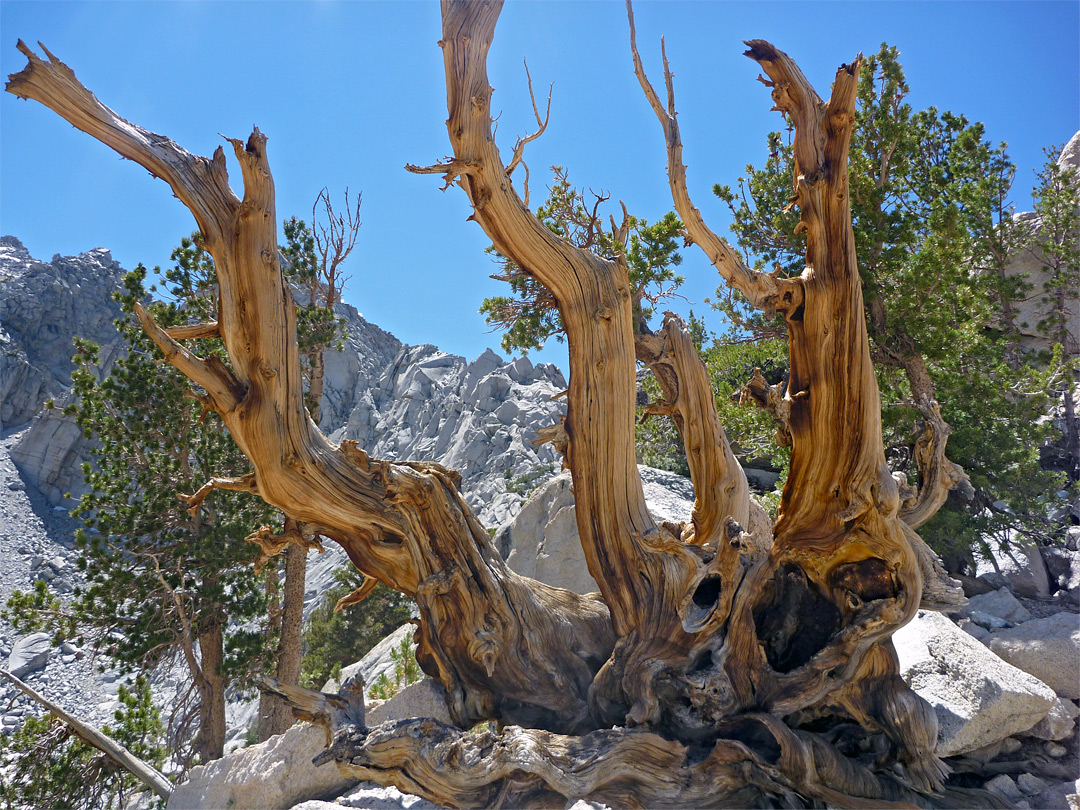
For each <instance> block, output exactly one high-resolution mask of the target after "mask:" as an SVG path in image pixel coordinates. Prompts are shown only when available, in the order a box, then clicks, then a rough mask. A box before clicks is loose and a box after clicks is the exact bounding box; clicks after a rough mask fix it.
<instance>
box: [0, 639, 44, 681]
mask: <svg viewBox="0 0 1080 810" xmlns="http://www.w3.org/2000/svg"><path fill="white" fill-rule="evenodd" d="M52 647H53V643H52V636H50V635H49V634H48V633H31V634H30V635H28V636H23V637H22V638H20V639H19V640H18V641H16V642H15V646H14V647H12V648H11V654H10V655H9V656H8V660H7V667H6V669H7V671H8V672H10V673H11V674H12V675H14V676H15V677H16V678H22V677H23V676H24V675H27V674H28V673H30V672H35V671H36V670H39V669H41V668H42V667H44V666H45V665H46V664H47V663H49V656H50V655H51V654H52Z"/></svg>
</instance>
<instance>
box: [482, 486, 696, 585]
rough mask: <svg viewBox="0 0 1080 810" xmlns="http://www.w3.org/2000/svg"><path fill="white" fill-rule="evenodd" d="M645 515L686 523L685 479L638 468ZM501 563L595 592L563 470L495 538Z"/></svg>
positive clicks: (689, 505) (690, 491)
mask: <svg viewBox="0 0 1080 810" xmlns="http://www.w3.org/2000/svg"><path fill="white" fill-rule="evenodd" d="M638 469H639V471H640V472H641V479H642V486H643V488H644V491H645V500H646V502H647V503H648V504H649V511H650V512H651V513H652V515H653V516H654V517H655V518H656V519H658V520H668V521H686V520H689V519H690V511H691V509H693V506H694V488H693V485H692V484H691V483H690V479H688V478H683V477H682V476H681V475H676V474H675V473H669V472H665V471H664V470H657V469H654V468H652V467H644V466H641V467H639V468H638ZM495 545H496V547H497V548H498V549H499V551H500V552H501V553H502V555H503V556H504V557H505V558H506V561H507V563H508V564H509V565H510V567H511V568H513V569H514V570H515V571H517V572H518V573H519V574H522V575H523V576H527V577H531V578H532V579H537V580H540V581H541V582H544V583H547V584H548V585H554V586H556V587H559V588H567V589H568V590H571V591H575V592H576V593H590V592H592V591H596V590H599V588H598V587H597V585H596V582H595V580H593V578H592V577H591V576H590V575H589V570H588V567H587V565H586V563H585V553H584V552H583V551H582V549H581V540H580V538H579V536H578V529H577V513H576V511H575V509H574V494H573V492H572V489H571V480H570V473H569V472H562V473H560V474H559V475H557V476H555V477H554V478H552V479H550V480H549V481H548V482H547V483H546V484H545V485H544V486H543V487H542V488H540V489H539V490H537V492H536V493H535V494H534V495H533V496H532V498H530V499H529V501H528V502H527V503H526V504H525V506H523V507H522V509H521V511H520V512H519V513H518V515H517V517H516V518H514V520H513V521H511V522H509V523H507V524H505V525H504V526H503V527H502V528H501V529H500V530H499V532H498V534H496V535H495Z"/></svg>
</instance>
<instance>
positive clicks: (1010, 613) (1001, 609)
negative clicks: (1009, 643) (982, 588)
mask: <svg viewBox="0 0 1080 810" xmlns="http://www.w3.org/2000/svg"><path fill="white" fill-rule="evenodd" d="M977 613H987V614H989V615H990V616H996V617H997V618H999V619H1001V620H1003V624H1002V625H1001V626H1002V627H1003V626H1005V625H1004V622H1012V623H1013V624H1019V623H1020V622H1026V621H1027V620H1028V619H1030V618H1031V613H1029V612H1028V609H1027V608H1026V607H1024V606H1023V605H1022V604H1020V600H1019V599H1017V598H1016V597H1015V596H1013V595H1012V593H1010V591H1009V589H1008V588H999V589H998V590H996V591H990V592H989V593H980V594H978V595H976V596H972V597H971V598H970V599H968V603H967V606H966V607H965V608H964V609H963V611H962V614H963V615H966V616H970V617H971V619H972V621H974V622H976V623H977V624H983V622H981V621H979V620H978V619H977V618H976V616H975V614H977ZM983 626H984V627H985V626H987V625H985V624H983Z"/></svg>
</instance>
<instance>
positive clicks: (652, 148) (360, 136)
mask: <svg viewBox="0 0 1080 810" xmlns="http://www.w3.org/2000/svg"><path fill="white" fill-rule="evenodd" d="M636 12H637V23H638V37H639V45H640V47H641V50H642V54H643V57H644V58H645V60H646V65H647V67H648V69H649V71H650V74H651V76H652V78H653V79H654V81H655V80H659V79H661V76H660V68H659V38H660V36H661V35H662V34H664V35H666V36H667V46H668V54H669V56H670V58H671V62H672V65H673V69H674V71H675V74H676V75H675V81H676V95H677V100H678V108H679V113H680V122H681V126H682V132H683V139H684V143H685V147H686V154H685V157H686V162H687V164H688V166H689V180H690V186H691V194H692V196H693V197H694V199H695V202H696V203H697V205H698V206H699V207H700V208H701V209H702V210H703V212H704V213H705V216H706V219H707V220H708V221H709V222H710V224H712V225H713V227H714V229H716V230H718V231H721V232H725V233H726V228H727V220H726V218H725V217H724V211H723V209H722V206H721V205H720V203H719V201H718V200H716V199H715V198H714V197H713V196H712V194H711V191H710V190H711V187H712V185H713V183H715V182H725V183H734V182H735V180H736V178H737V177H738V176H739V174H740V172H741V171H742V169H743V167H744V166H745V165H746V164H747V163H750V162H754V163H759V162H760V161H761V160H762V159H763V157H764V142H765V134H766V133H767V132H769V131H770V130H773V129H779V128H780V125H781V120H780V118H779V115H778V114H777V113H772V112H769V107H770V106H771V102H770V99H769V97H768V91H767V90H766V89H765V88H764V87H762V86H761V85H760V84H759V83H757V82H756V81H755V80H754V79H755V77H756V75H757V72H758V71H757V66H756V65H755V64H753V63H752V62H751V61H750V60H748V59H746V58H745V57H743V56H742V55H741V54H742V51H743V46H742V40H744V39H752V38H762V39H768V40H770V41H772V42H773V43H774V44H776V45H777V46H778V47H780V48H781V49H783V50H785V51H787V52H788V53H790V54H791V55H792V56H793V57H794V58H795V59H796V60H797V61H798V63H799V64H800V66H801V67H802V69H803V71H804V73H806V75H807V76H808V77H809V78H810V80H811V81H812V82H813V83H814V84H815V86H816V87H817V88H818V91H819V93H821V94H822V95H825V94H827V92H828V88H829V84H830V82H831V80H832V77H833V75H834V73H835V70H836V68H837V66H838V65H839V64H840V63H842V62H848V61H850V60H851V58H852V57H853V56H854V55H855V54H856V53H858V52H859V51H863V52H865V53H868V54H869V53H873V52H875V51H876V50H877V48H878V46H879V45H880V43H881V42H883V41H888V42H889V43H890V44H893V45H896V46H897V47H898V48H899V49H900V51H901V59H902V62H903V65H904V68H905V70H906V72H907V77H908V81H909V84H910V85H911V90H912V92H911V96H910V101H911V103H912V104H913V105H914V106H915V107H916V108H923V107H926V106H929V105H935V106H937V107H938V108H939V109H951V110H953V111H956V112H962V113H964V114H966V115H967V116H968V117H969V118H970V119H972V120H979V121H983V122H985V124H986V126H987V133H988V136H989V138H990V139H992V140H994V141H1007V142H1008V143H1009V146H1010V153H1011V155H1012V157H1013V159H1014V160H1015V162H1016V163H1017V164H1018V166H1019V172H1018V180H1017V183H1016V186H1015V187H1014V195H1013V196H1014V201H1015V203H1016V205H1017V207H1018V208H1019V209H1021V210H1023V209H1025V208H1028V207H1030V196H1029V193H1030V188H1031V185H1032V181H1033V174H1032V172H1033V170H1034V169H1035V168H1036V167H1037V166H1038V165H1039V163H1041V161H1042V147H1044V146H1049V145H1051V144H1056V143H1062V142H1064V141H1066V140H1068V139H1069V138H1070V137H1071V136H1072V134H1073V133H1074V132H1076V131H1077V129H1080V3H1077V2H1075V0H1073V1H1071V2H1031V1H1030V0H1025V2H904V3H892V2H838V3H825V2H771V3H768V2H758V3H741V2H724V3H720V2H656V0H654V1H653V2H640V3H638V5H637V7H636ZM0 34H2V36H0V45H2V47H0V69H2V71H3V73H4V74H5V75H6V74H9V73H13V72H15V71H17V70H20V69H21V68H22V66H23V65H24V64H25V59H24V58H23V57H22V55H21V54H19V53H18V51H16V49H15V41H16V39H17V38H20V37H21V38H22V39H24V40H26V41H27V42H30V43H32V42H35V41H36V40H41V41H42V42H44V43H45V44H46V45H47V46H48V47H49V49H50V50H51V51H52V52H53V53H55V54H56V55H57V56H58V57H59V58H60V59H62V60H64V61H65V62H67V64H68V65H70V66H71V67H72V68H73V69H74V70H75V72H76V74H77V75H78V76H79V78H80V79H81V80H82V81H83V83H84V84H86V85H87V87H89V88H90V89H91V90H92V91H93V92H94V93H95V94H96V95H97V96H98V97H99V98H100V99H101V100H102V101H103V102H104V103H105V104H107V105H108V106H110V107H112V108H113V109H114V110H116V111H117V112H118V113H119V114H120V115H122V116H124V117H126V118H128V119H129V120H131V121H133V122H135V123H137V124H139V125H141V126H144V127H146V128H148V129H151V130H153V131H156V132H159V133H161V134H164V135H167V136H169V137H170V138H172V139H173V140H175V141H177V142H178V143H180V144H181V145H182V146H184V147H186V148H187V149H189V150H191V151H193V152H197V153H200V154H204V155H209V154H211V153H212V152H213V150H214V149H215V148H216V146H217V145H218V144H219V143H221V139H220V138H219V137H218V133H224V134H226V135H229V136H231V137H241V138H242V137H245V136H246V135H247V134H248V133H249V132H250V130H251V127H252V125H253V124H256V125H258V126H259V128H260V129H261V130H262V131H263V132H264V133H266V134H267V135H268V136H269V139H270V140H269V144H268V150H269V156H270V162H271V166H272V169H273V172H274V177H275V180H276V183H277V194H278V219H279V220H281V219H283V218H285V217H287V216H289V215H291V214H297V215H299V216H302V217H304V218H309V217H310V211H311V204H312V202H313V200H314V198H315V195H316V194H317V193H318V191H319V189H320V188H322V187H323V186H324V185H325V186H328V187H329V188H330V190H331V191H332V192H333V194H334V195H335V198H336V197H337V196H338V195H340V192H341V191H342V190H343V189H344V188H345V186H348V187H349V188H350V189H351V190H352V191H354V192H355V191H362V192H363V209H362V216H363V221H364V225H363V229H362V231H361V237H360V241H359V244H358V246H357V249H356V251H355V252H354V253H353V255H352V257H351V259H350V262H349V272H350V273H351V275H352V281H351V283H350V284H349V286H348V288H347V290H346V300H348V301H349V302H350V303H352V304H354V305H355V306H356V307H357V308H358V309H359V310H360V311H361V312H362V313H363V314H364V315H365V316H366V317H367V318H368V319H369V320H371V321H373V322H375V323H377V324H379V325H380V326H382V327H384V328H386V329H389V330H390V331H392V332H393V333H394V334H396V335H397V336H398V337H399V338H401V339H402V340H404V341H406V342H408V343H414V344H415V343H424V342H430V343H435V344H437V345H439V346H440V347H442V348H444V349H446V350H448V351H452V352H455V353H458V354H464V355H466V356H468V357H470V358H472V357H475V356H476V355H477V354H479V353H480V352H481V351H483V349H484V347H486V346H489V345H490V346H493V347H496V348H497V346H498V337H497V336H496V335H492V334H489V333H487V331H486V327H485V326H484V324H483V320H482V318H481V317H480V316H479V315H477V314H476V308H477V305H478V304H479V302H480V300H481V299H482V298H483V297H484V296H485V295H492V294H496V293H497V292H498V291H499V289H500V286H501V285H499V284H498V283H497V282H494V281H490V280H489V279H488V278H487V276H488V274H489V273H490V272H492V271H493V266H492V265H491V263H490V259H489V258H488V257H486V256H485V255H484V253H483V249H484V247H485V246H486V245H487V244H488V242H487V240H486V239H485V237H484V235H483V233H482V232H481V230H480V228H479V227H478V226H477V225H475V224H473V223H467V222H466V221H465V218H466V217H467V216H468V214H469V208H468V205H467V203H466V199H465V195H464V193H463V192H462V191H461V190H460V189H456V188H452V189H450V190H448V191H446V192H445V193H440V192H439V190H438V189H439V186H440V181H439V179H438V178H436V177H431V176H412V175H409V174H407V173H406V172H405V171H404V170H403V168H402V167H403V166H404V164H405V163H410V162H411V163H420V164H424V163H434V162H436V161H437V160H439V159H440V158H441V157H442V156H443V155H445V154H446V152H447V151H448V148H449V147H448V142H447V136H446V130H445V118H446V106H445V104H446V102H445V99H446V96H445V88H444V83H443V82H444V80H443V68H442V58H441V52H440V50H439V48H438V47H437V46H436V42H437V40H438V39H439V10H438V5H437V4H436V3H434V2H430V3H429V2H423V3H421V2H330V1H328V0H324V1H323V2H194V1H193V2H75V3H62V2H19V1H17V0H3V2H2V3H0ZM522 59H527V60H528V64H529V69H530V70H531V72H532V76H533V80H534V83H535V84H536V87H537V90H538V94H539V93H540V91H541V88H544V89H546V87H547V85H548V84H549V83H550V82H554V94H553V99H552V106H551V125H550V127H549V129H548V131H547V133H546V134H545V135H544V137H542V138H541V139H540V140H539V141H536V142H534V143H532V144H531V145H530V146H529V147H528V149H527V151H526V160H527V162H528V164H529V166H530V169H531V171H532V188H533V192H532V193H533V203H534V204H535V203H536V202H537V201H539V200H542V199H543V197H544V196H545V194H546V187H545V186H546V183H547V182H548V181H549V179H550V174H549V172H548V171H547V167H548V166H550V165H551V164H555V163H557V164H560V165H564V166H566V167H567V168H568V169H569V171H570V176H571V179H572V180H573V181H574V182H575V183H576V184H578V185H582V186H589V187H592V188H595V189H601V188H602V189H604V190H605V191H609V192H610V193H611V194H612V196H613V198H614V199H615V200H619V199H622V200H623V201H625V202H626V204H627V206H628V207H629V209H630V210H631V212H633V213H636V214H638V215H640V216H645V217H647V218H649V219H654V218H656V217H658V216H661V215H662V214H663V213H664V212H665V211H667V210H668V209H669V208H670V207H671V201H670V197H669V195H668V190H667V182H666V176H665V172H664V152H663V143H662V139H661V135H660V131H659V127H658V125H657V123H656V121H655V119H654V118H653V116H652V112H651V110H650V109H649V107H648V105H647V103H646V101H645V99H644V98H643V96H642V94H641V91H640V89H639V88H638V86H637V83H636V80H635V79H634V76H633V72H632V67H631V63H630V56H629V50H628V46H627V27H626V17H625V12H624V9H623V5H622V3H621V2H608V1H605V2H536V1H535V0H529V1H526V2H510V3H508V5H507V7H506V8H505V9H504V11H503V14H502V19H501V20H500V22H499V25H498V28H497V29H496V32H495V44H494V46H493V49H492V53H491V58H490V62H489V72H490V76H491V79H492V84H493V85H494V87H495V90H496V93H495V97H494V109H495V110H496V111H499V110H501V111H502V116H501V118H500V119H499V126H498V136H497V139H498V141H499V143H500V145H501V146H502V148H503V150H504V154H506V155H508V154H509V150H510V149H511V148H512V146H513V142H514V139H515V137H517V136H518V135H520V134H522V133H524V132H528V131H532V129H533V128H534V126H535V125H534V123H533V121H532V113H531V109H530V108H529V102H528V94H527V91H526V83H525V73H524V69H523V67H522ZM0 144H2V149H0V182H2V186H0V232H2V233H4V234H14V235H16V236H18V237H19V238H20V239H22V240H23V242H24V243H25V244H26V245H27V247H28V248H29V249H30V251H31V253H32V254H34V255H35V256H37V257H38V258H42V259H45V260H48V259H49V257H51V256H52V255H53V254H54V253H61V254H65V255H67V254H73V253H79V252H81V251H84V250H87V249H89V248H92V247H97V246H104V247H108V248H110V249H111V250H112V252H113V255H114V257H115V258H117V259H118V260H119V261H120V262H121V263H122V264H123V265H124V266H125V267H128V268H130V267H133V266H134V265H135V264H136V263H137V262H139V261H142V262H143V263H145V264H147V265H154V264H160V265H164V264H166V263H167V262H168V257H169V252H170V250H171V248H172V247H173V246H174V245H175V244H176V243H177V242H178V240H179V238H180V237H181V236H183V235H186V234H188V233H190V232H191V230H192V229H193V228H194V221H193V220H192V218H191V216H190V214H188V213H187V211H186V210H185V209H184V208H183V206H182V205H181V204H180V203H179V202H178V201H177V200H175V199H173V197H172V196H171V194H170V192H169V190H168V188H167V187H166V186H165V185H164V184H163V183H162V182H160V181H156V180H153V179H152V178H150V177H149V176H148V174H147V173H146V172H145V171H143V170H142V169H141V168H140V167H138V166H136V165H134V164H132V163H129V162H126V161H121V160H118V159H117V157H116V155H115V154H114V153H112V152H111V151H109V150H108V149H106V148H105V147H104V146H101V145H100V144H98V143H97V142H95V141H93V140H92V139H91V138H89V137H88V136H86V135H84V134H82V133H80V132H77V131H75V130H73V129H72V128H71V127H70V126H68V125H67V124H66V123H64V122H63V121H61V120H60V119H59V118H58V117H57V116H56V115H54V114H53V113H51V112H49V111H47V110H45V109H44V108H43V107H41V106H40V105H38V104H37V103H35V102H25V101H18V100H16V99H15V98H14V97H13V96H11V95H10V94H7V93H3V94H0ZM231 171H232V175H233V177H234V181H237V180H238V171H236V170H235V166H231ZM517 176H518V175H515V179H516V178H517ZM683 272H684V274H685V275H686V276H687V277H688V284H687V286H686V291H687V295H688V297H689V298H690V299H691V301H693V302H694V303H695V304H696V306H695V310H696V311H698V312H701V311H702V310H703V309H704V306H703V305H702V303H701V301H702V298H703V297H705V296H708V295H711V294H712V291H713V290H714V289H715V287H716V284H717V283H718V280H719V279H718V276H717V274H716V272H715V271H714V270H712V269H711V268H710V267H709V266H708V265H707V263H706V262H705V261H704V260H703V258H702V257H700V256H699V255H698V253H697V251H696V250H691V251H687V252H686V255H685V261H684V264H683ZM675 308H676V309H680V310H682V311H684V312H685V310H686V309H687V306H686V305H680V306H676V307H675ZM562 356H563V355H562V354H561V353H560V352H558V351H555V352H551V353H549V352H544V353H542V354H541V355H539V356H538V359H541V360H544V359H547V360H554V361H556V362H560V363H561V357H562Z"/></svg>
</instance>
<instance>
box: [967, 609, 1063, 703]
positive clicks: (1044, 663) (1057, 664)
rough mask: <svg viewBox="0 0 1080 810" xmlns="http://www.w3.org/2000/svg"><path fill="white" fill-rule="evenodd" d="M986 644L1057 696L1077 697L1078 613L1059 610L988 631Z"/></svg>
mask: <svg viewBox="0 0 1080 810" xmlns="http://www.w3.org/2000/svg"><path fill="white" fill-rule="evenodd" d="M986 645H987V646H988V647H989V648H990V649H991V650H993V651H994V653H995V654H996V655H998V656H999V657H1000V658H1002V659H1004V660H1005V661H1008V662H1009V663H1010V664H1012V665H1013V666H1015V667H1018V668H1019V669H1022V670H1023V671H1024V672H1027V673H1030V674H1031V675H1034V676H1035V677H1036V678H1038V679H1039V680H1040V681H1042V682H1043V683H1045V684H1046V685H1047V686H1049V687H1050V688H1051V689H1053V690H1054V691H1055V692H1057V694H1059V695H1061V697H1064V698H1069V699H1071V700H1077V699H1080V615H1077V614H1076V613H1069V612H1062V613H1055V614H1053V615H1052V616H1047V617H1046V618H1044V619H1032V620H1031V621H1029V622H1024V623H1023V624H1018V625H1017V626H1016V627H1010V628H1007V629H1005V630H999V631H997V632H995V633H991V635H990V637H989V638H988V639H987V640H986Z"/></svg>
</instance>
